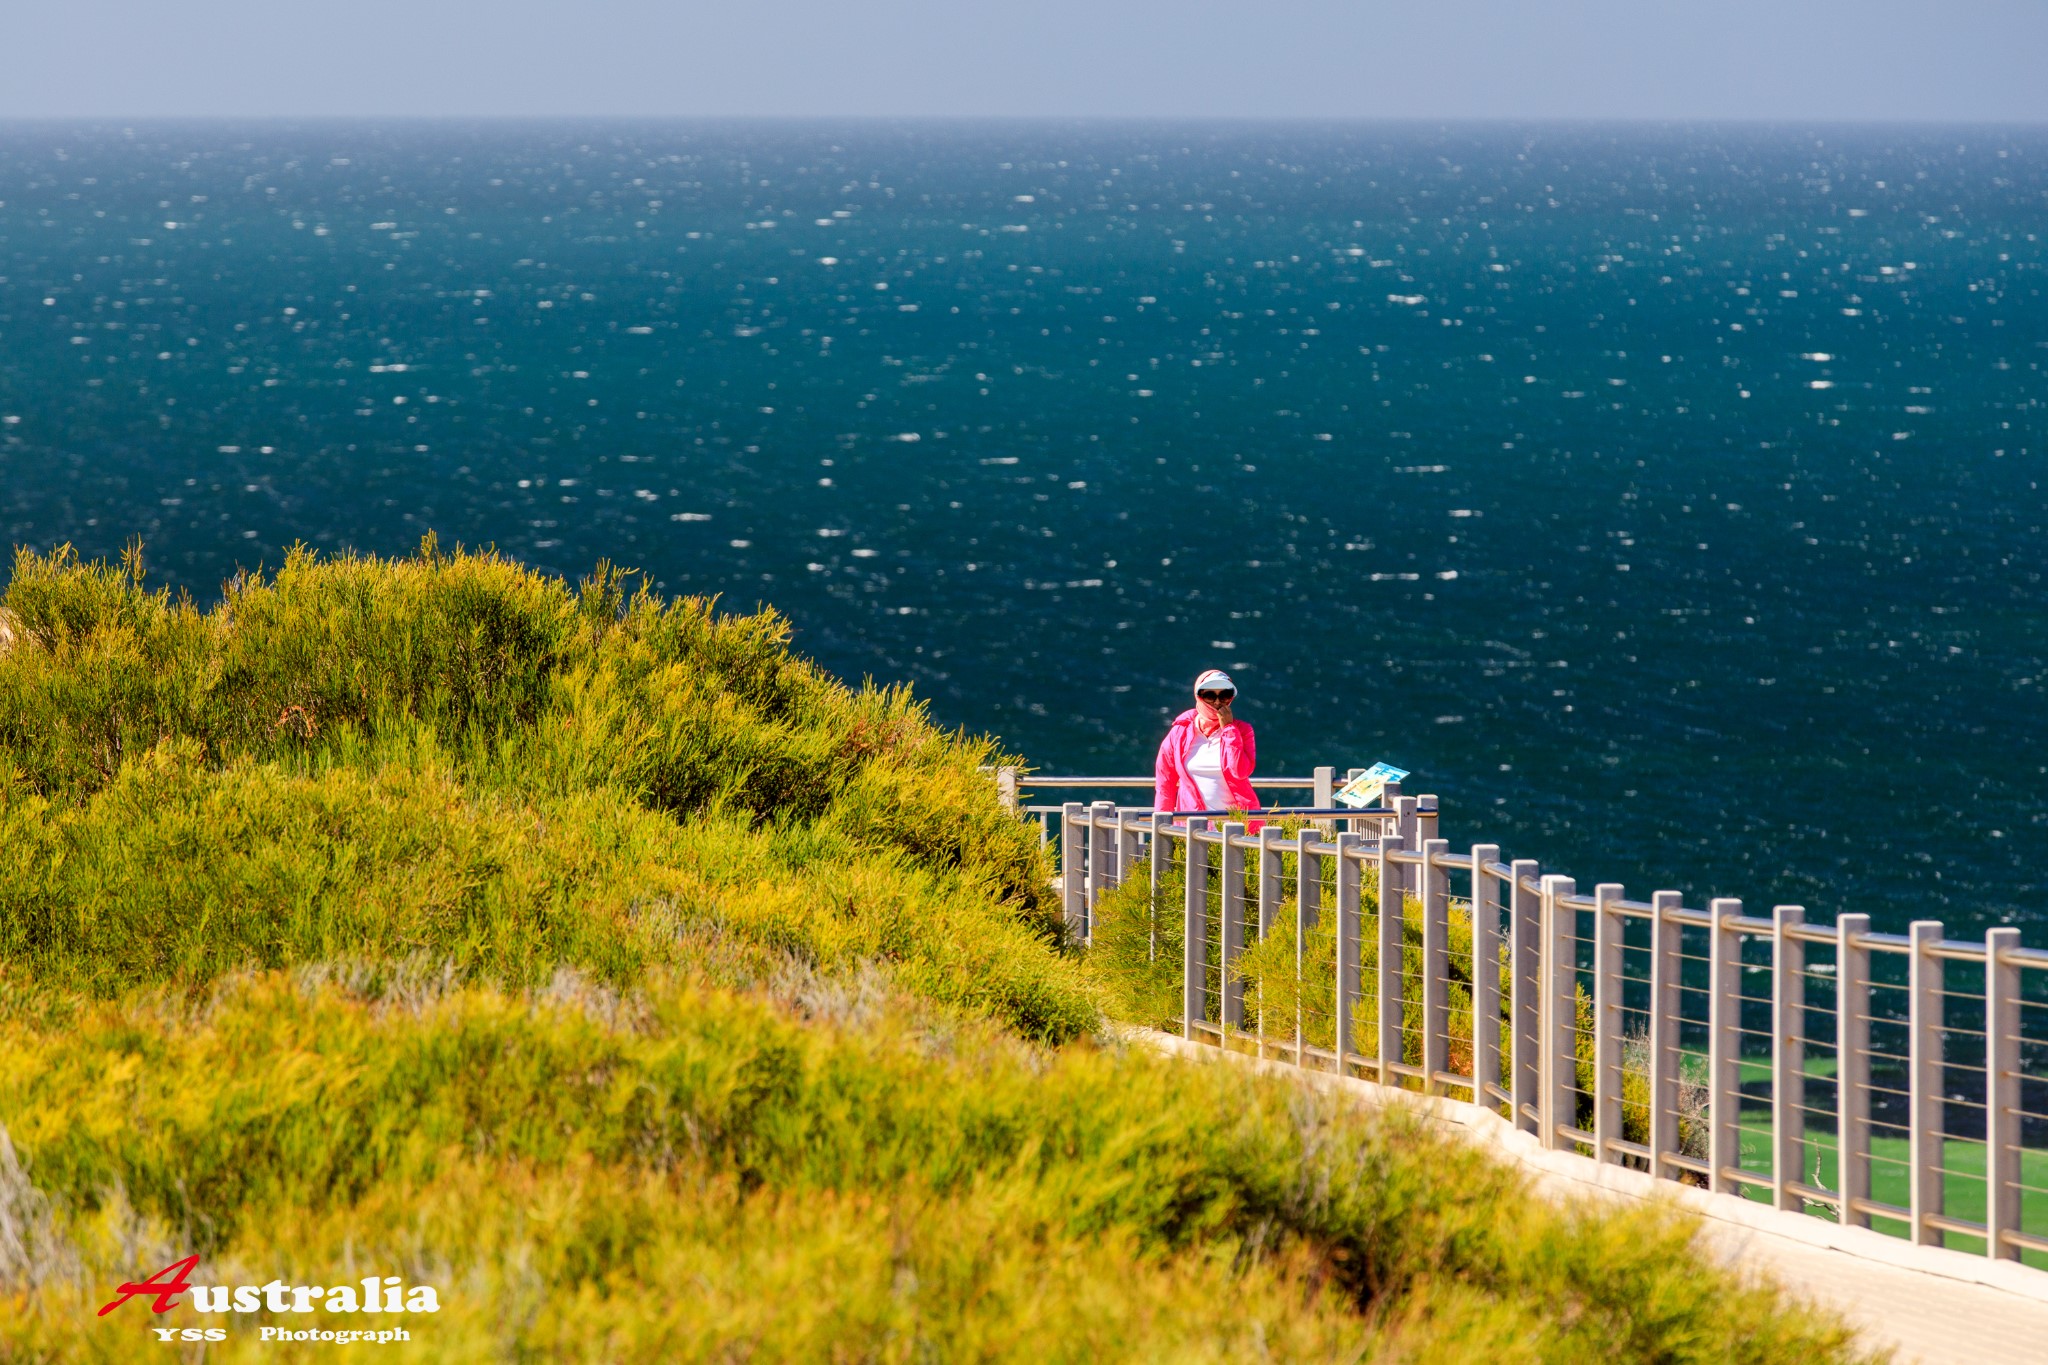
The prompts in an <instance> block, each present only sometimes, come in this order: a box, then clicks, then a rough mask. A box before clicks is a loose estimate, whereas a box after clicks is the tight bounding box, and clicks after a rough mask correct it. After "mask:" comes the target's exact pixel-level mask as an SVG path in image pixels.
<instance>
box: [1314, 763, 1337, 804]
mask: <svg viewBox="0 0 2048 1365" xmlns="http://www.w3.org/2000/svg"><path fill="white" fill-rule="evenodd" d="M1315 776H1316V797H1315V807H1316V809H1317V810H1329V809H1331V808H1332V807H1334V806H1335V805H1336V804H1337V770H1336V769H1335V768H1332V767H1322V768H1317V769H1316V774H1315Z"/></svg>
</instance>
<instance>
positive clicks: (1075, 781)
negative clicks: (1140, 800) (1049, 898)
mask: <svg viewBox="0 0 2048 1365" xmlns="http://www.w3.org/2000/svg"><path fill="white" fill-rule="evenodd" d="M995 774H996V787H997V789H998V791H999V792H1000V793H1001V794H1002V798H1003V804H1005V805H1007V806H1008V807H1010V809H1012V810H1014V811H1016V812H1018V813H1019V814H1020V815H1022V816H1023V817H1024V818H1025V819H1027V820H1030V821H1031V822H1032V823H1034V824H1036V825H1037V826H1038V842H1039V843H1041V844H1045V843H1049V842H1051V841H1052V839H1053V838H1054V837H1055V835H1056V834H1057V831H1056V830H1055V828H1054V824H1055V822H1056V821H1057V820H1058V819H1059V817H1060V815H1061V813H1062V812H1063V811H1065V809H1066V804H1065V803H1062V804H1059V805H1025V804H1019V801H1020V793H1019V787H1020V785H1022V786H1030V787H1055V788H1061V789H1064V790H1067V791H1083V790H1085V791H1115V790H1120V789H1124V788H1130V787H1136V788H1139V789H1141V790H1143V791H1151V790H1152V785H1153V780H1154V779H1152V778H1149V777H1038V776H1032V777H1024V778H1020V777H1019V776H1018V773H1017V770H1016V769H1015V768H1007V767H1006V768H997V769H996V770H995ZM1251 784H1252V787H1253V789H1254V790H1256V791H1307V792H1313V793H1315V804H1316V805H1317V806H1318V807H1327V806H1328V805H1329V804H1330V802H1331V800H1332V799H1333V793H1334V792H1335V791H1336V785H1337V770H1336V769H1335V768H1333V767H1332V768H1317V769H1316V770H1315V775H1314V776H1313V777H1254V778H1252V779H1251ZM1146 809H1148V810H1149V809H1150V807H1146ZM1215 813H1216V814H1218V815H1222V814H1226V813H1227V812H1224V811H1217V812H1215Z"/></svg>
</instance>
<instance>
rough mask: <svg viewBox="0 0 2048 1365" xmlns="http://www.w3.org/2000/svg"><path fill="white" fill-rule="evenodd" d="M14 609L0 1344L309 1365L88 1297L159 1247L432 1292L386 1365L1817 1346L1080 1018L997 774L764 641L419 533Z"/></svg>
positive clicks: (1640, 1244) (1243, 1083)
mask: <svg viewBox="0 0 2048 1365" xmlns="http://www.w3.org/2000/svg"><path fill="white" fill-rule="evenodd" d="M0 610H4V612H5V613H6V619H7V620H8V621H10V622H11V623H12V624H11V625H10V627H9V629H10V631H11V632H12V634H13V642H12V643H11V644H9V645H8V646H7V647H6V648H5V649H4V650H0V1359H6V1360H34V1361H42V1360H51V1361H73V1360H77V1361H88V1360H98V1361H126V1360H130V1359H134V1358H136V1357H137V1356H138V1355H139V1354H140V1353H142V1352H143V1351H150V1352H162V1353H163V1354H162V1356H161V1357H160V1358H178V1359H185V1360H240V1359H243V1358H246V1357H254V1356H258V1355H260V1356H262V1357H263V1358H265V1359H299V1358H309V1359H310V1358H314V1357H318V1358H322V1359H325V1358H329V1357H330V1356H331V1355H332V1352H333V1349H334V1348H333V1347H331V1346H322V1345H311V1344H309V1345H304V1346H299V1345H276V1344H265V1343H260V1342H259V1341H258V1340H257V1338H256V1336H255V1328H256V1326H257V1325H258V1323H260V1322H264V1321H270V1320H271V1319H270V1315H268V1314H267V1313H266V1314H258V1315H255V1316H253V1317H248V1318H237V1319H232V1320H229V1321H228V1323H227V1324H226V1325H229V1326H231V1327H232V1328H233V1329H234V1330H233V1334H232V1335H231V1336H230V1338H229V1339H228V1340H227V1341H226V1342H223V1343H217V1344H209V1345H190V1346H173V1347H169V1348H165V1347H163V1346H160V1345H159V1344H158V1343H157V1342H156V1340H155V1338H154V1337H153V1336H150V1335H149V1334H148V1332H147V1328H148V1327H150V1326H152V1325H158V1320H157V1319H155V1318H154V1317H153V1316H152V1315H151V1314H150V1313H149V1312H148V1311H147V1305H146V1304H145V1303H139V1302H138V1303H135V1304H130V1305H128V1306H125V1307H123V1308H121V1309H119V1310H117V1311H116V1312H115V1313H113V1314H112V1315H110V1316H108V1317H107V1318H105V1319H101V1318H98V1317H97V1316H95V1314H96V1310H97V1308H98V1307H99V1306H100V1305H101V1304H104V1303H106V1302H108V1301H109V1300H110V1299H111V1298H112V1293H113V1287H114V1286H115V1285H117V1284H119V1283H121V1282H123V1281H126V1280H133V1279H136V1278H139V1277H140V1276H142V1275H145V1274H148V1273H149V1272H152V1271H155V1270H157V1269H159V1268H161V1267H163V1266H165V1265H168V1264H169V1263H170V1262H172V1261H174V1260H176V1259H178V1258H179V1257H181V1256H185V1255H189V1254H195V1253H196V1254H198V1255H200V1256H201V1257H202V1262H203V1269H202V1272H201V1274H200V1275H199V1276H198V1277H196V1278H197V1280H198V1282H202V1283H228V1284H233V1283H249V1284H262V1283H264V1282H266V1281H268V1280H271V1279H273V1278H276V1279H280V1280H283V1281H285V1282H287V1283H300V1284H324V1283H326V1282H328V1281H329V1280H335V1281H339V1280H342V1279H350V1280H353V1279H356V1278H359V1277H360V1276H361V1275H363V1274H368V1273H390V1274H400V1275H402V1276H404V1277H405V1278H406V1279H407V1280H408V1281H410V1282H412V1283H427V1284H433V1285H435V1286H437V1287H438V1288H439V1289H440V1291H441V1295H442V1301H443V1303H444V1305H445V1306H444V1309H443V1311H442V1312H441V1313H439V1314H436V1315H433V1316H432V1317H431V1318H422V1317H414V1318H412V1319H410V1320H408V1321H407V1322H406V1324H405V1325H406V1326H407V1327H408V1328H409V1329H411V1330H413V1331H414V1336H415V1340H414V1342H413V1344H412V1348H411V1349H410V1350H409V1351H408V1352H407V1354H408V1356H409V1357H410V1358H422V1359H442V1360H487V1359H489V1360H496V1359H504V1360H556V1359H568V1360H591V1361H599V1360H602V1361H615V1360H647V1361H668V1360H679V1359H681V1360H719V1361H739V1360H812V1359H817V1360H848V1361H853V1360H877V1361H924V1360H978V1359H979V1360H999V1359H1028V1360H1031V1361H1033V1362H1039V1361H1046V1360H1054V1361H1063V1360H1075V1361H1080V1360H1091V1361H1092V1360H1102V1359H1173V1360H1189V1361H1204V1360H1239V1359H1247V1358H1260V1357H1266V1358H1278V1359H1303V1360H1323V1359H1333V1358H1359V1357H1371V1358H1376V1359H1388V1360H1405V1359H1414V1360H1464V1359H1472V1358H1475V1357H1484V1358H1488V1359H1494V1358H1498V1359H1503V1360H1532V1361H1533V1360H1558V1359H1584V1358H1589V1357H1591V1356H1593V1355H1596V1354H1608V1355H1615V1356H1617V1357H1618V1358H1622V1359H1637V1358H1641V1359H1663V1360H1673V1361H1692V1360H1697V1361H1703V1362H1704V1361H1715V1362H1718V1361H1723V1360H1735V1361H1757V1362H1767V1361H1790V1360H1800V1361H1805V1360H1816V1359H1835V1360H1841V1359H1849V1358H1852V1355H1853V1352H1852V1351H1851V1349H1850V1348H1849V1346H1848V1345H1847V1344H1846V1342H1845V1338H1844V1336H1843V1334H1842V1330H1841V1328H1840V1327H1839V1326H1838V1325H1836V1324H1833V1323H1831V1322H1829V1321H1827V1320H1824V1319H1822V1318H1819V1317H1816V1316H1814V1315H1812V1314H1810V1313H1808V1312H1806V1311H1804V1310H1801V1309H1797V1308H1794V1307H1790V1306H1788V1305H1786V1304H1785V1303H1783V1302H1781V1301H1779V1300H1778V1299H1777V1298H1776V1297H1775V1296H1773V1295H1772V1294H1771V1293H1769V1292H1768V1291H1766V1290H1762V1289H1757V1288H1754V1287H1745V1286H1742V1285H1739V1284H1737V1283H1735V1282H1734V1281H1733V1280H1732V1279H1731V1278H1730V1277H1729V1276H1728V1275H1727V1274H1725V1273H1723V1272H1721V1271H1718V1270H1715V1269H1712V1268H1709V1267H1705V1266H1703V1265H1702V1264H1701V1263H1700V1262H1699V1261H1698V1260H1697V1259H1696V1258H1695V1257H1694V1256H1692V1255H1691V1253H1690V1251H1689V1250H1688V1247H1687V1240H1688V1238H1689V1235H1690V1234H1689V1231H1688V1229H1687V1228H1686V1227H1685V1226H1684V1225H1683V1224H1682V1223H1678V1222H1672V1221H1665V1220H1663V1219H1661V1218H1656V1217H1650V1216H1629V1217H1594V1216H1585V1215H1579V1214H1573V1213H1568V1212H1564V1211H1559V1210H1556V1209H1553V1208H1550V1207H1548V1206H1546V1205H1544V1204H1542V1203H1540V1202H1536V1201H1533V1200H1531V1199H1530V1198H1528V1197H1526V1196H1525V1195H1524V1194H1523V1193H1522V1192H1521V1191H1520V1190H1519V1188H1518V1186H1517V1184H1516V1181H1515V1178H1514V1177H1513V1176H1511V1175H1510V1174H1508V1173H1506V1172H1504V1171H1503V1170H1502V1169H1500V1168H1498V1167H1494V1166H1492V1165H1489V1164H1488V1163H1487V1162H1485V1161H1484V1160H1482V1159H1481V1158H1480V1157H1478V1156H1476V1155H1474V1154H1473V1153H1471V1152H1469V1151H1464V1150H1459V1149H1453V1148H1449V1147H1446V1146H1444V1145H1443V1144H1442V1143H1440V1142H1438V1141H1436V1140H1434V1139H1432V1138H1430V1137H1428V1136H1426V1135H1424V1134H1421V1133H1418V1132H1415V1131H1411V1130H1409V1129H1408V1128H1405V1127H1403V1126H1402V1125H1400V1124H1399V1123H1398V1122H1393V1121H1390V1120H1387V1119H1377V1120H1375V1119H1368V1118H1365V1117H1362V1116H1357V1115H1351V1114H1344V1113H1340V1112H1338V1111H1337V1110H1336V1109H1335V1108H1333V1107H1332V1104H1331V1102H1330V1101H1328V1100H1326V1099H1319V1098H1317V1097H1315V1096H1313V1095H1311V1094H1308V1093H1306V1092H1301V1091H1298V1090H1295V1089H1293V1088H1292V1087H1289V1086H1286V1085H1282V1084H1278V1083H1275V1082H1271V1081H1266V1080H1257V1079H1246V1078H1243V1077H1241V1076H1236V1075H1233V1074H1230V1073H1228V1072H1225V1071H1223V1070H1221V1069H1207V1068H1190V1067H1187V1066H1185V1065H1182V1064H1178V1063H1170V1062H1165V1061H1159V1060H1155V1059H1150V1058H1148V1057H1145V1056H1142V1055H1126V1054H1125V1053H1123V1052H1122V1051H1121V1049H1120V1048H1119V1047H1118V1046H1117V1045H1115V1044H1114V1043H1108V1042H1105V1041H1104V1040H1103V1039H1102V1037H1101V1035H1100V1034H1099V1032H1098V1025H1099V1023H1100V1020H1101V1006H1102V1003H1103V1002H1104V1001H1105V1000H1109V1001H1111V1002H1112V1004H1113V1005H1119V1008H1118V1011H1117V1012H1122V1011H1121V1008H1120V1004H1119V1002H1124V1001H1127V1000H1129V999H1131V998H1133V997H1131V996H1130V995H1128V994H1124V995H1119V994H1117V992H1116V991H1115V990H1111V989H1108V988H1107V987H1106V986H1105V984H1104V981H1105V980H1106V978H1105V977H1104V975H1103V974H1102V973H1100V972H1099V970H1098V969H1095V968H1091V967H1089V966H1087V965H1085V964H1083V963H1082V962H1081V961H1080V960H1078V959H1077V957H1075V956H1074V955H1072V954H1071V952H1070V951H1069V950H1068V949H1067V947H1066V946H1065V945H1064V944H1063V943H1062V942H1061V935H1060V931H1059V927H1058V923H1057V919H1056V907H1055V905H1054V903H1053V898H1052V896H1051V894H1050V890H1049V878H1050V873H1051V869H1050V867H1049V866H1048V864H1047V862H1046V860H1045V857H1044V855H1043V854H1042V852H1041V851H1040V849H1039V847H1038V845H1037V840H1036V838H1035V836H1034V834H1033V832H1032V831H1030V830H1029V829H1027V828H1026V827H1025V826H1023V825H1022V824H1020V823H1019V822H1017V821H1016V820H1015V819H1014V818H1013V817H1011V816H1010V815H1009V814H1008V813H1007V812H1005V811H1004V810H1003V809H1002V807H1001V805H1000V803H999V802H998V800H997V798H996V794H995V790H994V784H993V783H992V782H991V781H990V780H989V777H988V775H987V773H986V772H985V771H984V767H985V765H987V764H990V763H992V762H994V761H997V760H998V758H999V755H998V754H997V752H996V750H995V748H994V746H993V744H992V743H990V742H988V741H983V740H975V739H971V738H968V737H966V736H963V735H959V734H949V733H946V732H944V731H941V730H939V729H938V728H936V727H935V726H933V725H932V724H931V723H930V721H929V719H928V718H927V716H926V715H925V712H924V710H923V708H922V706H921V705H920V704H919V703H917V702H916V701H914V700H913V699H912V698H911V697H910V696H909V695H908V694H907V692H905V691H903V690H900V689H888V688H882V689H877V688H866V689H862V690H859V691H855V690H851V689H848V688H846V687H844V686H842V685H841V684H839V683H837V682H835V681H834V680H832V679H831V678H830V677H828V676H827V675H825V674H824V673H823V672H822V671H820V670H819V669H817V668H816V667H815V666H813V665H811V664H809V663H807V662H805V661H803V660H801V659H799V658H797V657H795V656H793V655H791V654H790V652H789V651H788V649H787V638H788V635H787V627H786V625H785V624H784V623H783V622H782V621H781V620H780V619H779V618H776V617H774V616H773V615H772V614H768V613H760V614H756V615H751V616H721V615H719V614H717V613H716V612H715V611H714V610H713V609H712V606H711V604H710V603H707V602H703V601H699V600H684V601H680V602H673V603H668V602H662V601H659V600H657V599H655V598H654V597H653V596H652V595H651V594H648V593H645V592H639V593H633V594H630V595H629V594H628V593H627V592H626V591H625V584H624V579H623V577H622V575H620V574H618V573H617V572H615V571H613V570H612V569H610V568H609V567H607V566H600V567H599V569H598V571H597V572H595V573H593V574H592V575H591V576H590V577H589V578H588V579H586V580H584V582H583V583H582V584H581V585H580V587H578V588H575V589H572V588H570V587H569V586H568V585H566V584H563V583H561V582H559V581H557V580H552V579H547V578H543V577H540V576H538V575H535V574H532V573H530V572H528V571H526V570H524V569H522V568H520V567H519V566H518V565H516V564H512V563H510V562H508V561H505V560H503V559H500V558H498V557H496V556H494V555H488V554H481V555H479V554H462V553H457V554H452V555H451V554H444V553H442V552H441V551H440V550H439V549H438V547H436V546H435V545H434V544H433V543H432V542H431V541H429V542H428V543H427V544H426V545H424V546H423V547H422V550H421V553H420V554H419V555H418V556H416V557H414V558H412V559H408V560H401V561H383V560H375V559H363V558H344V559H339V560H320V559H316V558H315V557H313V556H311V555H309V554H304V553H299V554H294V555H292V556H291V557H290V558H289V559H288V560H287V561H286V563H285V564H284V565H283V566H282V567H281V568H280V569H279V570H278V572H277V573H276V574H275V575H274V576H266V577H258V576H248V577H245V578H242V579H239V580H238V581H236V582H235V583H233V584H230V585H229V586H228V589H227V591H226V594H225V596H224V598H223V601H222V602H221V603H220V604H219V605H217V606H215V607H214V608H212V609H211V610H205V611H202V610H200V609H199V608H198V607H197V606H196V605H194V604H193V603H191V602H189V601H184V600H173V599H171V598H170V597H168V596H166V595H164V594H161V593H151V592H149V591H147V590H146V589H145V588H144V586H143V583H142V573H141V560H140V556H139V553H137V554H133V555H131V556H129V557H128V559H126V560H125V561H124V562H123V564H122V565H120V566H106V565H85V564H81V563H79V562H78V561H77V560H76V559H75V557H73V556H71V555H70V554H69V553H68V552H59V553H57V554H53V555H50V556H45V557H38V556H35V555H29V554H22V555H19V556H17V558H16V562H15V572H14V578H13V581H12V583H11V585H10V587H9V589H8V592H7V595H6V598H5V606H4V608H0ZM1177 908H1178V907H1177V903H1176V905H1175V907H1174V909H1175V912H1176V913H1177ZM1171 932H1172V934H1173V935H1174V937H1173V939H1172V943H1173V945H1174V947H1175V949H1176V951H1175V952H1174V953H1173V955H1172V957H1171V959H1170V961H1171V962H1172V963H1173V968H1172V971H1173V979H1174V985H1175V995H1176V998H1177V987H1178V953H1177V942H1178V940H1177V934H1178V928H1177V923H1176V926H1175V927H1174V928H1173V929H1172V931H1171ZM1098 941H1100V940H1098ZM1268 951H1269V952H1277V951H1279V949H1277V948H1272V949H1269V950H1268ZM1254 965H1256V962H1254ZM1091 972H1094V973H1095V974H1094V975H1091ZM1118 989H1121V988H1118ZM1145 989H1146V990H1151V991H1153V993H1154V994H1157V989H1156V983H1153V984H1150V985H1146V986H1145ZM1261 990H1264V991H1269V992H1273V994H1271V996H1270V998H1269V997H1268V996H1266V995H1258V994H1257V993H1256V992H1255V995H1256V999H1255V1008H1256V1007H1263V1008H1265V1009H1267V1010H1269V1011H1271V1012H1275V1013H1278V1012H1281V1011H1283V1010H1284V1009H1285V1008H1286V1006H1285V1004H1284V1002H1283V1000H1282V998H1281V996H1280V995H1279V994H1278V983H1277V980H1276V981H1274V982H1271V983H1268V984H1267V985H1265V986H1263V987H1261ZM1155 1012H1156V1011H1155ZM1142 1013H1143V1011H1140V1014H1142ZM163 1321H164V1324H165V1325H179V1326H185V1325H192V1326H210V1325H220V1321H221V1320H219V1319H210V1320H209V1319H201V1318H198V1317H196V1316H195V1315H194V1314H193V1313H192V1312H191V1311H190V1309H189V1307H181V1308H179V1309H178V1310H176V1311H175V1312H174V1313H172V1314H170V1315H168V1316H167V1318H166V1319H164V1320H163ZM279 1325H284V1326H299V1327H304V1326H307V1325H312V1324H309V1322H308V1321H307V1320H306V1319H304V1318H298V1317H295V1316H287V1317H285V1318H284V1319H282V1320H281V1321H280V1324H279ZM319 1325H332V1324H331V1323H322V1324H319Z"/></svg>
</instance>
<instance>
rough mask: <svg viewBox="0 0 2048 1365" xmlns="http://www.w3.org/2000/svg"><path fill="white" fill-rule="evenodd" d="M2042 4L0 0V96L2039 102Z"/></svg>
mask: <svg viewBox="0 0 2048 1365" xmlns="http://www.w3.org/2000/svg"><path fill="white" fill-rule="evenodd" d="M2044 68H2048V0H1682V2H1681V0H1491V3H1485V2H1482V0H1411V2H1410V3H1404V4H1390V3H1379V2H1378V0H1257V3H1248V2H1247V3H1223V0H1170V2H1167V0H1010V2H1009V3H990V2H988V0H951V3H941V2H940V0H712V2H710V3H706V2H704V0H575V2H574V3H569V2H567V0H564V2H563V3H539V2H538V0H491V2H490V3H482V0H469V2H466V3H456V2H455V0H326V2H325V3H319V4H314V3H308V2H307V0H180V2H179V3H164V0H4V2H0V117H24V116H26V117H75V116H111V117H146V116H151V115H273V114H282V115H498V114H511V115H564V114H569V115H800V116H810V115H833V114H855V115H875V114H882V115H942V116H943V115H1054V116H1086V115H1216V116H1255V117H1259V116H1317V117H1328V116H1337V117H1360V116H1363V117H1378V118H1385V117H1422V118H1456V117H1477V118H1543V117H1594V118H1782V119H1800V120H1807V119H1913V120H1927V119H1936V120H1950V119H1954V120H2027V121H2035V122H2039V121H2048V74H2044Z"/></svg>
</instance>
